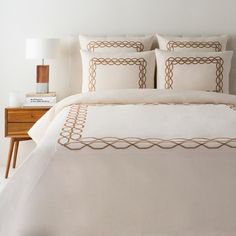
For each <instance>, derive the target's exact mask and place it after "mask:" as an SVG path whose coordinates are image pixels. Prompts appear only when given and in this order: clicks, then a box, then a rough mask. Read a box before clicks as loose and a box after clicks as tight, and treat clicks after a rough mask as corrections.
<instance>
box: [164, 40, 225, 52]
mask: <svg viewBox="0 0 236 236" xmlns="http://www.w3.org/2000/svg"><path fill="white" fill-rule="evenodd" d="M166 48H167V50H168V51H174V50H175V48H213V49H214V50H215V52H221V51H222V45H221V43H220V42H218V41H208V42H202V41H170V42H168V43H167V45H166Z"/></svg>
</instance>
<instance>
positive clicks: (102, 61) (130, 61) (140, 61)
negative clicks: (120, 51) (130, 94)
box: [88, 57, 147, 92]
mask: <svg viewBox="0 0 236 236" xmlns="http://www.w3.org/2000/svg"><path fill="white" fill-rule="evenodd" d="M99 65H100V66H121V65H122V66H138V68H139V74H138V78H139V80H137V82H138V86H139V88H146V72H147V61H146V60H145V59H144V58H96V57H94V58H92V59H91V60H90V62H89V83H88V89H89V91H90V92H91V91H96V70H97V67H98V66H99Z"/></svg>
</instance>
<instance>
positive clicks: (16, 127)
mask: <svg viewBox="0 0 236 236" xmlns="http://www.w3.org/2000/svg"><path fill="white" fill-rule="evenodd" d="M49 109H50V107H16V108H6V109H5V137H9V138H11V140H10V147H9V153H8V160H7V167H6V174H5V178H7V177H8V173H9V169H10V165H11V159H12V154H13V149H14V159H13V168H15V167H16V160H17V152H18V147H19V142H20V141H26V140H30V139H31V138H30V137H29V136H28V131H29V129H30V128H31V127H32V126H33V125H34V123H35V122H36V121H37V120H38V119H39V118H40V117H41V116H42V115H44V114H45V113H46V112H47V111H48V110H49Z"/></svg>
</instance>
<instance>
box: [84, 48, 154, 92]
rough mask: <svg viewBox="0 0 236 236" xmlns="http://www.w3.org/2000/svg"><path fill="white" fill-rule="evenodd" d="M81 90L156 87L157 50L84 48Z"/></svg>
mask: <svg viewBox="0 0 236 236" xmlns="http://www.w3.org/2000/svg"><path fill="white" fill-rule="evenodd" d="M81 57H82V67H83V68H82V70H83V78H82V92H92V91H99V90H108V89H136V88H140V89H145V88H154V73H155V52H154V51H147V52H133V53H132V52H127V53H95V52H88V51H83V50H81Z"/></svg>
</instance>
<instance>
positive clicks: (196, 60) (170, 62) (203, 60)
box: [165, 57, 224, 93]
mask: <svg viewBox="0 0 236 236" xmlns="http://www.w3.org/2000/svg"><path fill="white" fill-rule="evenodd" d="M203 64H214V65H215V66H216V89H215V91H216V92H220V93H223V71H224V67H223V64H224V60H223V59H222V58H221V57H170V58H168V59H167V60H166V62H165V88H166V89H173V83H174V79H173V77H174V66H175V65H203Z"/></svg>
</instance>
